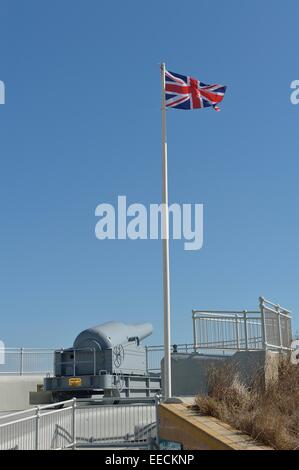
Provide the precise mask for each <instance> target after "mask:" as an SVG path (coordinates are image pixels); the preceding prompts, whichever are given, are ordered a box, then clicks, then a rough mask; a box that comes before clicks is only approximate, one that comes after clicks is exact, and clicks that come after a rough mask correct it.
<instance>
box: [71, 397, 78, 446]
mask: <svg viewBox="0 0 299 470" xmlns="http://www.w3.org/2000/svg"><path fill="white" fill-rule="evenodd" d="M76 409H77V401H76V398H73V406H72V439H73V449H75V448H76Z"/></svg>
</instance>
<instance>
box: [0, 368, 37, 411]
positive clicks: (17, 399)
mask: <svg viewBox="0 0 299 470" xmlns="http://www.w3.org/2000/svg"><path fill="white" fill-rule="evenodd" d="M42 383H43V376H39V375H22V376H16V375H14V376H10V375H3V376H2V375H0V411H19V410H24V409H26V408H29V407H30V405H29V392H31V391H36V387H37V385H38V384H42Z"/></svg>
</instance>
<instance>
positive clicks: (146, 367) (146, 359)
mask: <svg viewBox="0 0 299 470" xmlns="http://www.w3.org/2000/svg"><path fill="white" fill-rule="evenodd" d="M145 370H146V373H147V374H148V347H147V346H145Z"/></svg>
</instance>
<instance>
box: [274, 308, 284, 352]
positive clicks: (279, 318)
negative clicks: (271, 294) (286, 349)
mask: <svg viewBox="0 0 299 470" xmlns="http://www.w3.org/2000/svg"><path fill="white" fill-rule="evenodd" d="M276 310H277V322H278V325H277V326H278V342H279V346H280V349H282V346H283V344H282V337H281V322H280V320H281V317H280V305H277V306H276Z"/></svg>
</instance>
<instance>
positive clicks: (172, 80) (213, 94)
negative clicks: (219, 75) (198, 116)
mask: <svg viewBox="0 0 299 470" xmlns="http://www.w3.org/2000/svg"><path fill="white" fill-rule="evenodd" d="M225 91H226V86H223V85H206V84H204V83H202V82H200V81H199V80H197V79H196V78H192V77H188V76H185V75H179V74H178V73H173V72H168V70H165V104H166V107H169V108H177V109H195V108H208V107H210V106H213V108H214V109H215V111H220V108H219V107H218V104H219V103H220V101H222V100H223V97H224V93H225Z"/></svg>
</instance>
